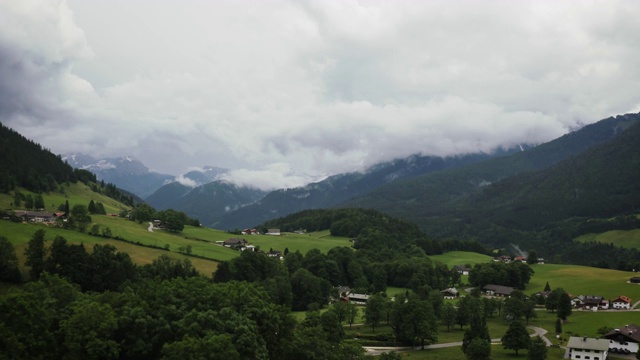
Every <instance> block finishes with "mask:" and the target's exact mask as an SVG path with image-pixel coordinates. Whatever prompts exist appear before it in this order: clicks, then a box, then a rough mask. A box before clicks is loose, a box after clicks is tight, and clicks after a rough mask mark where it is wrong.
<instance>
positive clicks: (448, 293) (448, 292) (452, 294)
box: [440, 287, 459, 299]
mask: <svg viewBox="0 0 640 360" xmlns="http://www.w3.org/2000/svg"><path fill="white" fill-rule="evenodd" d="M440 293H441V294H442V297H444V298H445V299H455V298H457V297H458V294H459V293H458V290H457V289H456V288H454V287H452V288H448V289H444V290H442V291H440Z"/></svg>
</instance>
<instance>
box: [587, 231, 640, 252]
mask: <svg viewBox="0 0 640 360" xmlns="http://www.w3.org/2000/svg"><path fill="white" fill-rule="evenodd" d="M576 241H580V242H599V243H606V244H613V245H615V246H619V247H623V248H626V249H638V248H640V229H633V230H612V231H607V232H603V233H600V234H585V235H582V236H579V237H577V238H576Z"/></svg>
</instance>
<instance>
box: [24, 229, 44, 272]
mask: <svg viewBox="0 0 640 360" xmlns="http://www.w3.org/2000/svg"><path fill="white" fill-rule="evenodd" d="M44 235H45V231H44V230H43V229H39V230H37V231H36V232H35V233H34V234H33V236H32V237H31V240H29V243H28V244H27V248H26V250H25V252H24V254H25V256H26V257H27V260H26V262H25V264H26V265H27V266H29V267H31V269H30V270H29V275H30V276H31V280H38V279H39V278H40V274H42V271H44V260H45V257H46V249H45V247H44V243H45V240H44Z"/></svg>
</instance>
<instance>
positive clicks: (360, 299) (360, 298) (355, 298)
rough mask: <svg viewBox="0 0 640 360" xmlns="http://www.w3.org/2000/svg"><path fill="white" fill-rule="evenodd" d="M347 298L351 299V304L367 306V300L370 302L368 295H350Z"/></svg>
mask: <svg viewBox="0 0 640 360" xmlns="http://www.w3.org/2000/svg"><path fill="white" fill-rule="evenodd" d="M347 297H348V298H349V302H352V303H354V304H356V305H367V300H369V295H367V294H356V293H350V294H349V295H347Z"/></svg>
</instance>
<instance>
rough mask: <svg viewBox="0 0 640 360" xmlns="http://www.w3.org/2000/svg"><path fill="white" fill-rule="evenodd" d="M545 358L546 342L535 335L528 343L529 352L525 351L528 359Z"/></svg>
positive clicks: (537, 359)
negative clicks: (529, 343)
mask: <svg viewBox="0 0 640 360" xmlns="http://www.w3.org/2000/svg"><path fill="white" fill-rule="evenodd" d="M546 358H547V344H546V343H545V342H544V340H543V339H542V338H541V337H540V336H536V337H535V338H533V340H531V345H529V352H528V353H527V359H528V360H545V359H546Z"/></svg>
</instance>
